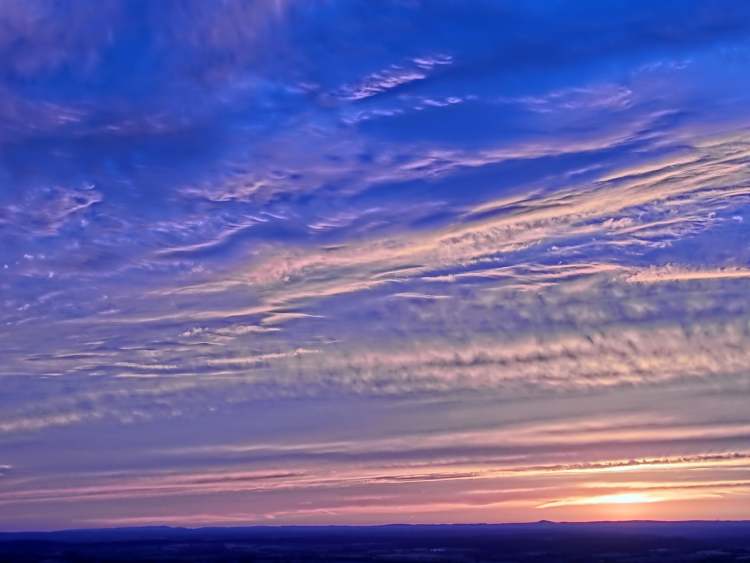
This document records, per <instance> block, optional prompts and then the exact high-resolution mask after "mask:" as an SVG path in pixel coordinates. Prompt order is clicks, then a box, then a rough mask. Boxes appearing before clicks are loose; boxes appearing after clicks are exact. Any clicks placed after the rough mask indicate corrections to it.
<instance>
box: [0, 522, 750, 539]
mask: <svg viewBox="0 0 750 563" xmlns="http://www.w3.org/2000/svg"><path fill="white" fill-rule="evenodd" d="M566 524H571V525H582V524H591V525H594V526H596V525H610V524H612V525H619V524H677V525H680V524H748V525H750V520H573V521H563V520H561V521H553V520H537V521H535V522H460V523H459V522H436V523H419V522H414V523H404V522H391V523H388V524H247V525H242V524H237V525H233V526H169V525H165V524H144V525H140V526H113V527H101V528H60V529H57V528H55V529H48V530H0V539H2V536H15V535H18V534H21V535H23V534H64V533H67V532H100V531H101V532H110V531H118V530H125V531H127V530H149V529H168V530H185V531H191V532H196V531H202V530H207V531H208V530H229V529H231V530H244V529H255V528H271V529H274V528H308V529H310V528H355V529H366V528H391V527H405V528H409V527H415V528H430V527H435V528H439V527H457V528H460V527H471V526H476V527H481V526H486V527H492V526H544V525H563V526H564V525H566Z"/></svg>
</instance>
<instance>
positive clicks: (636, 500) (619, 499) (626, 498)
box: [590, 493, 661, 504]
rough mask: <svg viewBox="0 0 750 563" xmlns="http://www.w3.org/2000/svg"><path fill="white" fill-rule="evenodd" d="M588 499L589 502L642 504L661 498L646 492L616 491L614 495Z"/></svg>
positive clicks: (657, 500)
mask: <svg viewBox="0 0 750 563" xmlns="http://www.w3.org/2000/svg"><path fill="white" fill-rule="evenodd" d="M590 500H591V504H642V503H649V502H659V500H661V499H659V498H658V497H656V496H654V495H649V494H647V493H618V494H614V495H604V496H600V497H593V498H592V499H590Z"/></svg>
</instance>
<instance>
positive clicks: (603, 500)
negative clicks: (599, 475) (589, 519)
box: [539, 493, 665, 508]
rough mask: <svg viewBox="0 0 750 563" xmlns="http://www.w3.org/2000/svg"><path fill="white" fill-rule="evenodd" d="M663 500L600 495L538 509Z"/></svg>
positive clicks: (649, 496) (633, 495)
mask: <svg viewBox="0 0 750 563" xmlns="http://www.w3.org/2000/svg"><path fill="white" fill-rule="evenodd" d="M662 500H665V499H664V498H663V497H660V496H657V495H653V494H650V493H616V494H612V495H600V496H594V497H578V498H567V499H560V500H556V501H552V502H548V503H545V504H542V505H541V506H539V508H554V507H558V506H580V505H596V504H646V503H651V502H660V501H662Z"/></svg>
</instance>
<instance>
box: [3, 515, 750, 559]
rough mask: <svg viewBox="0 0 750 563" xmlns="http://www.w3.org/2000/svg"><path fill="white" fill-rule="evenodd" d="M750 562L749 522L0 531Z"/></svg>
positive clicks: (171, 542) (96, 542)
mask: <svg viewBox="0 0 750 563" xmlns="http://www.w3.org/2000/svg"><path fill="white" fill-rule="evenodd" d="M134 560H141V561H274V562H276V561H336V562H344V561H346V562H355V561H424V562H431V561H435V562H438V561H441V562H442V561H456V562H481V561H491V562H504V563H511V562H517V563H527V562H534V563H537V562H538V563H541V562H551V561H559V562H571V563H573V562H594V561H596V562H599V561H601V562H613V563H615V562H616V563H625V562H651V561H653V562H657V561H658V562H688V561H690V562H727V561H750V522H749V521H741V522H708V521H695V522H649V521H633V522H592V523H553V522H537V523H529V524H464V525H391V526H283V527H267V526H257V527H231V528H172V527H165V526H164V527H163V526H155V527H142V528H115V529H96V530H64V531H55V532H19V533H2V534H0V561H3V562H6V561H7V562H14V563H16V562H31V561H48V562H53V561H134Z"/></svg>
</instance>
